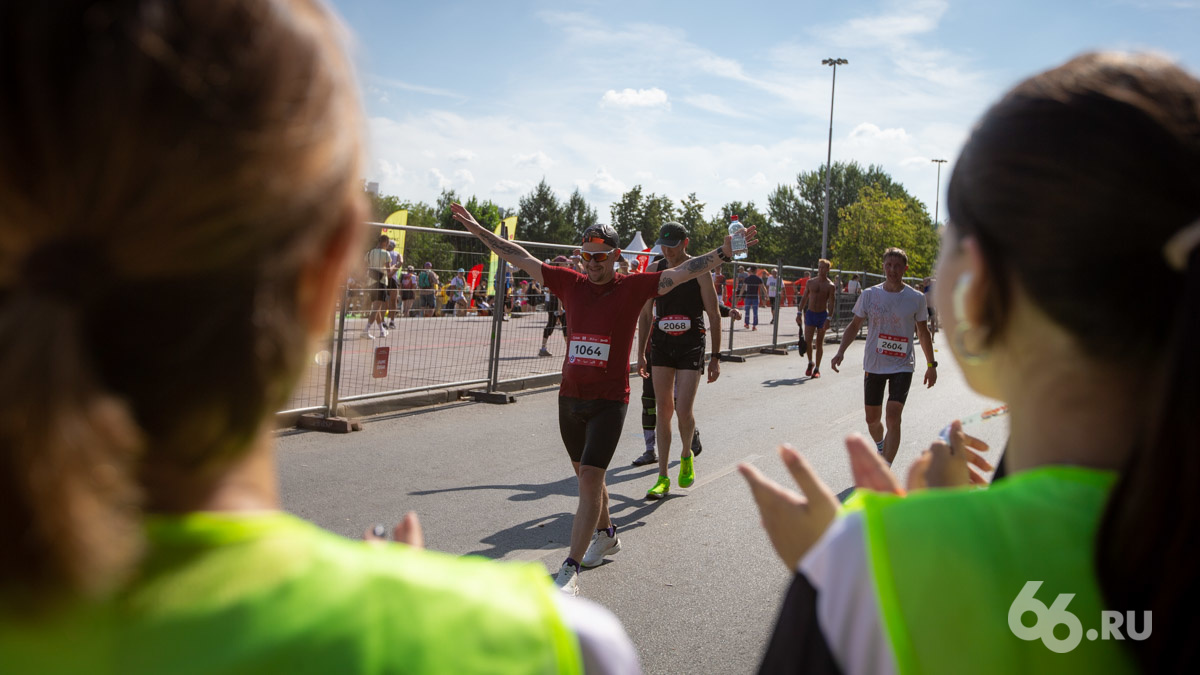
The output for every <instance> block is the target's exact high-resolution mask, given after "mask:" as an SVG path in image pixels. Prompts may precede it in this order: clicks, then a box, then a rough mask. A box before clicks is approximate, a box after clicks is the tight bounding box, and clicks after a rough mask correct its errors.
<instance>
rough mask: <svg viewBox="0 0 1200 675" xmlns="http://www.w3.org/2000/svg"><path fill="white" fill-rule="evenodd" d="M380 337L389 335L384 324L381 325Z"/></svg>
mask: <svg viewBox="0 0 1200 675" xmlns="http://www.w3.org/2000/svg"><path fill="white" fill-rule="evenodd" d="M379 337H381V338H385V337H387V329H386V328H384V327H383V326H382V325H380V326H379Z"/></svg>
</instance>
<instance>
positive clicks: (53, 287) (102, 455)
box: [0, 0, 363, 609]
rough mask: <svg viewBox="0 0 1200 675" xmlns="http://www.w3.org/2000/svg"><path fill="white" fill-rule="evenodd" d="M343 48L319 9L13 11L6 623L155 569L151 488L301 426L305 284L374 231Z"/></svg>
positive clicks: (8, 24)
mask: <svg viewBox="0 0 1200 675" xmlns="http://www.w3.org/2000/svg"><path fill="white" fill-rule="evenodd" d="M343 42H344V36H343V33H342V31H341V29H340V27H339V25H338V24H337V23H336V20H335V19H333V18H332V16H331V15H330V13H329V12H328V11H327V10H326V9H325V7H324V6H323V5H321V4H319V2H317V1H316V0H251V1H235V0H207V1H206V2H202V3H201V2H193V3H181V2H170V1H168V0H142V1H141V2H126V3H107V4H102V5H90V6H88V7H87V8H86V9H83V10H80V11H67V10H65V9H63V8H62V7H60V6H58V5H57V3H34V2H28V3H6V7H5V8H4V10H3V16H0V63H3V64H4V67H3V68H2V69H0V96H2V97H3V99H4V100H5V104H4V105H3V106H0V359H2V362H0V448H3V452H2V454H0V540H3V541H4V542H5V546H4V547H3V548H2V550H0V597H5V598H6V599H7V600H11V601H12V602H13V604H12V605H11V606H13V607H22V608H26V609H38V608H41V607H44V606H46V605H48V604H50V603H51V602H52V601H53V600H55V599H63V598H69V597H71V596H76V595H79V594H84V593H96V592H101V591H104V590H106V589H108V588H112V587H113V586H114V585H115V584H117V583H119V582H120V581H121V579H122V578H123V575H124V574H125V573H126V572H127V571H128V570H129V569H130V568H131V566H132V565H133V564H134V563H135V562H136V561H137V559H138V555H139V549H140V545H141V544H140V534H139V533H140V520H141V511H142V509H143V507H144V501H145V494H144V492H145V491H144V490H143V484H144V483H146V482H147V481H150V480H152V479H149V478H147V476H152V475H154V474H155V471H156V470H157V469H159V468H164V467H169V468H170V469H172V470H177V471H180V472H186V473H187V474H189V475H195V476H197V477H198V478H203V477H205V476H213V475H215V474H218V473H219V472H220V471H221V470H222V468H224V467H226V466H228V464H229V463H230V462H231V461H233V460H236V459H237V458H239V457H240V456H241V455H242V454H243V453H244V452H245V450H246V448H247V447H248V446H249V444H250V443H251V442H252V440H253V439H254V438H255V437H256V436H257V435H258V433H259V430H260V429H261V427H262V425H263V420H264V419H265V418H266V416H267V415H269V414H270V413H271V412H273V411H274V410H277V409H278V407H279V406H280V405H281V404H283V403H284V402H285V400H286V396H287V394H288V391H289V389H290V387H291V384H292V382H293V379H294V378H295V376H296V374H297V373H298V372H299V366H300V365H301V363H302V360H303V356H304V348H305V346H306V345H305V334H306V332H307V331H306V330H305V329H304V327H303V325H302V324H301V321H300V319H299V317H298V310H297V307H296V303H297V297H296V296H297V285H298V279H299V271H300V269H301V266H302V265H303V264H304V263H305V262H306V261H308V260H311V259H312V258H313V257H315V256H317V255H319V254H320V253H321V249H322V247H323V245H324V244H325V243H326V242H327V241H328V239H329V238H330V237H331V236H333V234H334V232H335V230H336V229H337V227H338V226H339V225H340V224H342V223H344V222H345V221H346V218H348V217H355V216H356V215H357V214H358V213H360V211H361V209H362V208H363V205H362V202H361V199H362V197H361V194H360V193H361V189H360V186H359V184H358V176H359V173H360V172H359V169H360V166H361V164H362V147H361V145H362V141H361V138H362V115H361V111H360V108H359V103H358V99H357V93H356V91H357V86H356V85H355V82H354V80H353V76H352V70H351V66H350V63H349V60H348V58H347V57H346V55H345V53H344V49H343ZM54 43H61V44H69V45H71V48H70V49H69V50H58V51H53V52H51V51H48V50H47V47H46V45H48V44H54ZM181 315H183V316H186V319H187V322H188V324H187V326H186V327H184V328H183V329H182V332H181V333H178V332H177V331H179V330H180V329H177V328H175V325H176V323H177V321H178V319H179V318H180V316H181ZM176 335H179V337H174V336H176Z"/></svg>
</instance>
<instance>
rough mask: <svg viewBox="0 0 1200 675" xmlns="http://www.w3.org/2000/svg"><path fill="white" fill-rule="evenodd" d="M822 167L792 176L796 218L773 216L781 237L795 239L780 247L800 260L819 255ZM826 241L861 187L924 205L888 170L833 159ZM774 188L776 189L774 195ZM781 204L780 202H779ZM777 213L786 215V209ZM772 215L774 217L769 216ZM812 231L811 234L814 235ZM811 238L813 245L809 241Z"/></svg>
mask: <svg viewBox="0 0 1200 675" xmlns="http://www.w3.org/2000/svg"><path fill="white" fill-rule="evenodd" d="M824 169H825V166H824V165H821V166H820V167H818V168H817V170H816V171H803V172H801V173H800V174H798V175H797V176H796V193H795V196H796V199H798V200H799V202H800V203H801V207H800V208H798V209H796V211H795V216H796V217H798V218H799V219H800V220H799V221H797V222H793V223H785V221H784V220H782V219H780V218H775V220H776V222H779V223H780V224H781V225H783V226H784V229H785V238H795V239H796V241H793V242H789V244H785V245H784V247H783V249H784V250H785V251H787V252H788V255H789V256H791V255H797V256H798V257H799V258H800V259H801V260H805V261H807V260H816V259H817V258H818V257H820V254H821V229H822V224H823V218H824V213H825V171H824ZM829 180H830V186H829V241H830V242H832V241H833V239H834V237H836V236H837V232H838V228H840V227H841V215H840V214H841V212H842V210H843V209H845V208H846V207H848V206H850V205H851V204H853V203H854V202H856V201H858V199H859V194H860V193H861V192H862V189H863V188H865V187H867V186H868V185H874V186H876V187H878V188H879V189H880V191H882V192H883V194H885V195H887V196H888V197H894V198H899V199H904V200H907V201H910V202H911V203H912V204H913V205H914V206H916V207H918V208H919V209H920V210H921V211H924V210H925V207H924V205H923V204H921V202H920V201H919V200H917V199H916V198H915V197H913V196H912V195H910V194H908V192H907V191H906V190H905V189H904V186H903V185H901V184H900V183H897V182H896V181H895V180H894V179H893V178H892V177H891V175H890V174H888V172H886V171H884V170H883V168H882V167H880V166H877V165H874V164H872V165H870V166H868V167H867V168H865V169H864V168H863V167H862V165H861V164H859V163H858V162H854V161H851V162H834V163H833V170H832V171H831V172H830V175H829ZM777 194H778V191H776V195H777ZM780 206H781V207H782V206H784V205H782V204H781V205H780ZM781 215H787V214H786V211H785V212H784V213H781ZM772 217H773V218H774V216H772ZM814 232H815V234H814ZM814 239H815V244H812V243H809V242H811V241H813V240H814Z"/></svg>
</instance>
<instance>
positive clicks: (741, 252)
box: [729, 215, 746, 260]
mask: <svg viewBox="0 0 1200 675" xmlns="http://www.w3.org/2000/svg"><path fill="white" fill-rule="evenodd" d="M729 236H730V237H732V242H731V245H732V246H733V257H734V258H737V259H738V260H742V259H744V258H745V257H746V228H744V227H742V224H741V223H740V222H738V217H737V216H736V215H734V216H732V217H730V219H729Z"/></svg>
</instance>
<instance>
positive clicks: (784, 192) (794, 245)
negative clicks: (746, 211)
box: [767, 185, 821, 267]
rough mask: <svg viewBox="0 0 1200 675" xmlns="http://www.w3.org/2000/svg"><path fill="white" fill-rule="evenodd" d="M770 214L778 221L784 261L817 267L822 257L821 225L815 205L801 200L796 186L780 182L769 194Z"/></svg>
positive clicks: (779, 248)
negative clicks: (818, 260)
mask: <svg viewBox="0 0 1200 675" xmlns="http://www.w3.org/2000/svg"><path fill="white" fill-rule="evenodd" d="M767 213H768V214H769V215H770V217H771V221H772V222H774V223H775V224H776V229H777V231H778V237H779V246H778V254H779V256H780V257H782V258H783V262H784V264H785V265H799V266H801V267H814V266H815V265H816V263H817V259H818V258H820V257H821V225H820V216H819V215H818V214H816V213H814V211H813V208H812V205H811V204H809V203H808V202H805V201H804V200H802V199H800V197H799V196H798V195H797V191H796V188H795V187H793V186H791V185H780V186H779V187H777V188H775V191H774V192H772V193H771V194H770V196H768V197H767Z"/></svg>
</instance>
